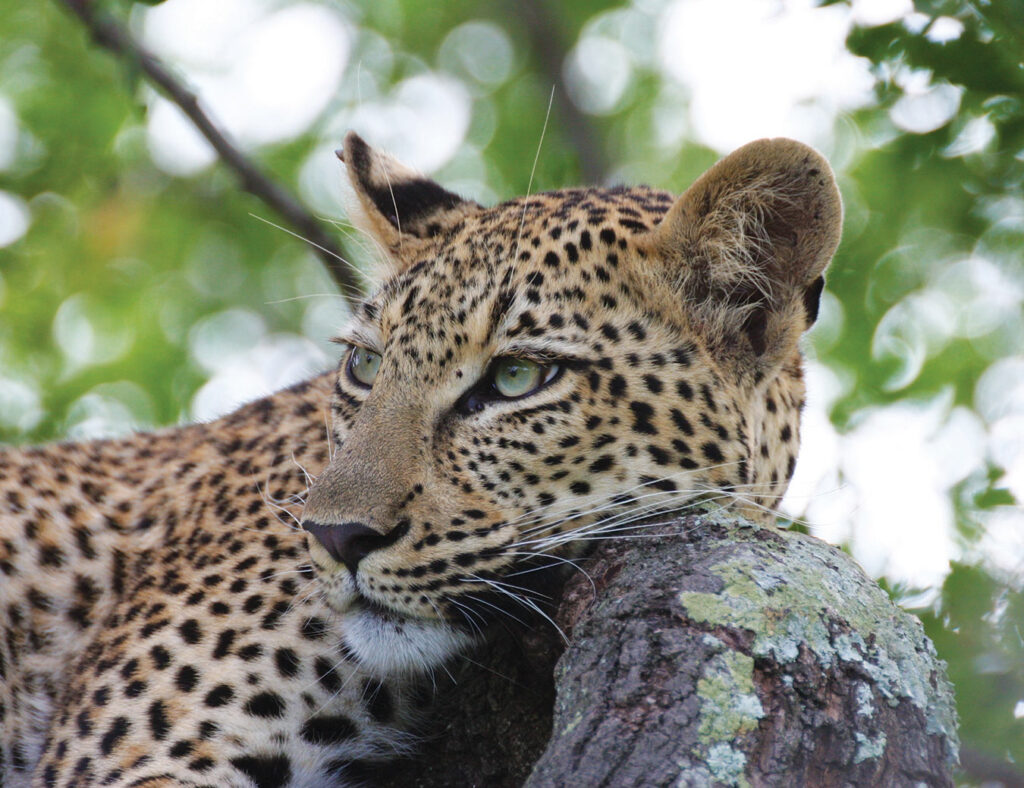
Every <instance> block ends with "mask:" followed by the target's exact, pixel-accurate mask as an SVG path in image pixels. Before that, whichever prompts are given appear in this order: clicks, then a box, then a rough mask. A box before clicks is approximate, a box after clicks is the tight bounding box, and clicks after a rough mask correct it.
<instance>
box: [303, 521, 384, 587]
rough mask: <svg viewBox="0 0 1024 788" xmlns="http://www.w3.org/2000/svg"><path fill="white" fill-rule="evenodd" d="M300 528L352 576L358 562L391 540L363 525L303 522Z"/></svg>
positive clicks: (357, 566)
mask: <svg viewBox="0 0 1024 788" xmlns="http://www.w3.org/2000/svg"><path fill="white" fill-rule="evenodd" d="M302 527H303V528H304V529H305V530H306V531H308V532H309V533H311V534H312V535H313V536H314V537H315V538H316V540H317V541H318V542H320V544H321V545H323V548H324V549H325V550H326V551H327V552H328V553H329V554H330V556H331V558H333V559H334V560H335V561H337V562H338V563H339V564H344V565H345V566H346V567H348V571H349V572H351V573H352V574H353V576H354V575H355V573H356V570H357V569H358V568H359V562H360V561H362V560H363V559H364V558H366V556H368V555H369V554H370V553H372V552H373V551H374V550H378V549H380V548H381V547H386V546H387V545H388V544H390V543H391V541H392V540H391V539H389V537H388V536H387V535H385V534H382V533H380V532H379V531H375V530H373V529H372V528H370V527H369V526H368V525H363V523H339V524H338V525H324V524H322V523H315V522H313V521H311V520H305V521H303V523H302Z"/></svg>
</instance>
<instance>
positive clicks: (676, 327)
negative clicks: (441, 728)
mask: <svg viewBox="0 0 1024 788" xmlns="http://www.w3.org/2000/svg"><path fill="white" fill-rule="evenodd" d="M744 151H745V153H744ZM345 154H346V161H347V164H348V168H349V172H350V178H351V181H352V186H353V192H354V194H355V198H356V201H355V203H354V208H355V212H356V213H357V214H358V215H359V216H360V220H361V222H362V225H363V227H364V229H366V231H367V232H369V233H371V234H372V235H373V237H374V238H375V240H376V241H377V242H378V243H379V244H380V245H381V246H382V247H383V248H384V250H385V251H386V253H387V263H386V269H387V270H386V271H385V272H384V273H383V274H382V276H381V284H380V286H379V287H378V288H377V290H376V292H375V294H374V295H373V296H371V297H370V298H369V299H368V300H367V301H366V302H365V303H364V304H363V305H362V306H360V307H359V308H358V309H357V310H356V312H355V314H354V316H353V318H352V321H351V322H350V324H349V325H348V326H347V327H346V328H345V330H344V331H343V333H342V339H343V340H344V341H346V342H348V343H351V344H352V345H354V346H357V347H360V348H364V349H365V350H366V351H367V352H371V353H373V354H377V355H378V356H379V359H380V366H379V371H375V373H374V374H375V378H373V379H372V380H371V381H370V383H369V384H367V383H366V382H365V381H363V380H360V379H358V377H354V376H353V370H352V366H351V362H350V361H349V363H346V362H343V363H342V365H341V368H340V369H339V370H338V371H337V372H334V373H330V374H327V375H323V376H320V377H318V378H315V379H313V380H311V381H309V382H307V383H304V384H301V385H299V386H296V387H293V388H292V389H289V390H287V391H283V392H280V393H278V394H275V395H273V396H271V397H269V398H267V399H264V400H260V401H258V402H255V403H252V404H250V405H247V406H245V407H243V408H241V409H240V410H238V411H236V412H235V413H233V414H231V415H229V416H226V417H224V418H222V419H220V420H218V421H215V422H212V423H210V424H203V425H194V426H190V427H184V428H180V429H172V430H167V431H163V432H158V433H154V434H150V435H137V436H133V437H131V438H128V439H124V440H116V441H100V442H94V443H85V444H63V445H56V446H48V447H42V448H32V449H10V450H6V451H3V452H0V627H2V632H0V635H2V637H0V757H2V761H0V777H2V784H3V785H11V786H14V785H20V784H32V785H62V786H63V785H92V784H97V785H179V784H186V785H216V786H248V785H254V784H255V785H259V786H270V785H326V784H345V783H346V782H358V781H359V780H360V778H361V777H362V776H363V775H365V774H366V773H367V771H368V770H372V764H373V762H374V761H378V760H380V759H384V758H387V757H390V756H393V754H394V753H395V752H401V751H404V750H406V749H408V747H409V744H410V741H411V739H410V737H409V736H408V735H407V734H406V733H404V731H405V730H407V729H408V727H409V726H410V724H411V722H412V721H413V720H414V719H415V718H416V716H417V706H418V703H419V701H418V697H419V696H418V686H419V682H420V680H421V677H422V675H423V674H425V673H428V672H429V671H430V670H431V669H432V668H434V667H436V666H438V665H440V664H441V663H443V662H444V660H445V659H447V658H449V657H450V656H452V655H454V654H456V653H458V652H459V651H461V650H463V649H465V648H466V647H467V646H469V645H470V644H471V643H472V642H473V641H474V640H475V638H476V637H477V631H478V629H479V628H481V627H482V626H483V624H484V622H485V620H486V619H487V618H488V615H489V614H491V613H494V612H495V611H496V610H497V609H498V608H503V607H507V606H508V605H510V604H512V605H515V604H522V605H524V606H530V605H532V603H531V602H530V601H529V596H528V592H526V591H522V590H520V589H519V588H517V586H519V585H521V584H522V583H524V582H525V580H524V579H523V575H522V574H521V573H520V574H517V571H519V570H521V569H522V567H523V565H524V564H523V562H527V565H529V566H532V565H533V564H532V563H530V562H534V563H536V561H537V560H538V559H537V555H538V554H540V555H554V556H561V555H565V554H567V553H574V552H579V550H580V549H581V548H582V546H583V545H585V544H586V542H587V538H585V537H590V536H593V535H594V534H597V533H600V532H602V530H603V529H607V528H608V527H609V526H616V525H619V526H621V525H623V524H624V523H627V522H628V521H630V520H631V519H632V518H634V517H637V516H640V515H642V514H650V513H654V512H665V511H670V510H673V509H678V508H679V507H680V506H682V505H684V504H685V503H686V502H688V501H691V500H692V499H694V497H695V496H697V495H705V496H707V495H711V496H719V497H720V496H729V497H730V498H731V499H733V500H735V501H737V502H739V504H740V505H741V507H742V508H743V509H744V511H746V512H747V513H748V514H754V513H757V512H758V511H768V510H770V508H771V507H772V505H773V504H774V503H775V502H776V501H777V500H778V498H779V497H780V496H781V495H782V493H783V492H784V490H785V487H786V484H787V482H788V479H789V477H790V475H791V474H792V470H793V464H794V461H795V456H796V450H797V442H798V428H799V411H800V407H801V404H802V399H803V383H802V379H801V371H800V370H801V366H800V365H801V362H800V354H799V350H798V347H797V339H798V337H799V335H800V333H801V332H802V331H803V330H804V329H805V328H806V327H807V326H808V325H809V324H810V323H811V322H813V319H814V314H815V310H816V307H817V298H818V295H819V293H820V282H821V279H820V276H821V272H822V270H823V268H824V266H825V265H826V264H827V262H828V259H829V258H830V257H831V254H832V251H833V250H834V247H835V243H836V241H837V238H838V226H839V202H838V195H837V193H836V191H835V186H834V183H833V181H832V179H831V176H830V174H829V172H828V169H827V165H825V164H824V162H823V160H822V159H821V158H820V157H819V156H818V155H817V154H815V153H814V152H813V151H810V150H809V149H807V148H805V147H803V146H799V145H797V144H796V143H791V142H786V141H774V142H762V143H757V144H755V145H754V146H750V147H748V148H747V149H744V150H743V151H740V152H739V153H737V154H734V156H733V157H730V158H729V159H726V160H725V161H724V162H723V163H722V164H720V165H719V167H717V168H716V169H714V170H712V171H711V172H710V173H709V174H708V175H706V176H705V177H704V179H702V180H701V181H699V182H698V183H697V184H696V185H695V186H694V187H693V188H692V189H691V190H690V191H689V192H687V194H686V195H684V197H683V198H681V199H678V200H677V199H676V198H674V197H673V196H672V195H670V194H667V193H665V192H659V191H655V190H651V189H646V188H630V189H579V190H568V191H561V192H552V193H547V194H543V195H537V196H533V197H529V198H522V199H519V200H513V201H511V202H508V203H505V204H502V205H499V206H497V207H495V208H490V209H485V208H481V207H480V206H477V205H475V204H473V203H468V202H464V201H461V200H459V199H458V198H456V197H455V196H454V195H451V194H450V193H448V192H445V191H444V190H442V189H441V188H440V187H438V186H437V185H436V184H433V183H431V182H429V181H426V180H424V179H422V178H420V177H418V176H416V175H414V174H412V173H410V172H409V171H408V170H405V169H404V168H402V167H401V166H400V165H398V164H397V163H395V162H394V161H393V160H390V159H387V158H385V157H382V156H380V155H379V154H377V153H375V152H374V151H372V150H371V149H369V148H367V147H366V146H365V144H364V143H362V141H361V140H359V139H358V138H357V137H354V136H351V137H350V138H349V139H348V140H347V141H346V148H345ZM346 358H347V359H349V358H350V357H349V356H346ZM503 358H505V359H507V358H513V359H525V360H528V361H529V362H530V363H531V364H533V365H534V366H535V367H536V368H540V369H542V370H545V371H546V372H545V375H544V378H543V380H542V382H541V383H540V384H539V385H537V386H535V387H534V388H533V389H531V390H530V391H528V392H526V393H525V394H524V395H522V396H520V397H517V398H509V397H504V396H501V395H500V394H498V393H496V391H495V389H494V381H493V379H492V378H493V373H492V372H489V370H490V369H491V367H492V365H493V363H494V360H495V359H503ZM290 518H294V523H292V524H291V525H289V523H290V522H291V519H290ZM300 519H301V521H302V524H303V528H304V529H305V530H302V529H300V528H298V527H297V526H296V525H295V523H298V522H299V520H300ZM314 537H315V538H314ZM553 560H557V558H556V559H553ZM513 597H515V598H514V599H513Z"/></svg>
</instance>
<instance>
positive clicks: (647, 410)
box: [629, 401, 658, 435]
mask: <svg viewBox="0 0 1024 788" xmlns="http://www.w3.org/2000/svg"><path fill="white" fill-rule="evenodd" d="M629 409H630V410H631V411H633V431H634V432H639V433H641V434H644V435H657V434H658V430H657V428H656V427H655V426H654V425H653V424H651V417H652V416H653V415H654V408H652V407H651V406H650V405H648V404H647V403H646V402H638V401H633V402H630V403H629Z"/></svg>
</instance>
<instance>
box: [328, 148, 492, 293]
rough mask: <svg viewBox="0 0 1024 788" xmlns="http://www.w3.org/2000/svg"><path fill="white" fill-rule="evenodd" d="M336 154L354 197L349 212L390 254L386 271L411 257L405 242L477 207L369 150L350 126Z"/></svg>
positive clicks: (422, 237)
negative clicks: (344, 170)
mask: <svg viewBox="0 0 1024 788" xmlns="http://www.w3.org/2000/svg"><path fill="white" fill-rule="evenodd" d="M338 157H339V158H340V159H341V160H342V161H343V162H344V163H345V166H346V169H347V171H348V180H349V183H350V184H351V186H352V191H353V192H354V195H355V199H354V200H352V201H351V204H350V205H348V206H347V208H348V214H349V218H350V220H351V221H352V223H353V224H355V225H356V226H357V227H358V228H359V229H361V230H363V231H365V232H367V233H369V234H370V236H371V237H372V238H374V240H376V241H377V242H378V243H380V244H381V246H383V247H384V248H385V249H386V250H387V252H388V256H389V258H390V259H389V260H388V262H389V263H390V265H389V268H390V270H389V271H386V272H384V273H396V272H397V271H399V270H401V269H402V268H404V267H405V266H406V265H408V264H410V263H411V262H413V261H412V260H410V258H409V255H407V254H403V252H406V251H409V250H406V249H405V246H406V245H409V246H411V247H413V248H416V247H417V246H418V243H419V242H421V241H424V240H426V239H429V238H431V237H433V236H436V235H438V234H440V233H442V232H443V231H444V230H445V229H447V228H449V227H451V226H452V225H454V224H455V223H456V222H458V221H460V220H461V219H464V218H465V217H466V216H468V215H469V214H471V213H474V212H475V211H478V210H480V205H479V204H477V203H475V202H472V201H470V200H464V199H462V198H461V197H459V196H458V195H457V194H453V193H452V192H450V191H448V190H446V189H445V188H443V187H442V186H441V185H440V184H438V183H435V182H434V181H432V180H430V179H429V178H426V177H424V176H423V175H420V174H419V173H417V172H416V171H415V170H412V169H410V168H409V167H406V166H405V165H404V164H401V163H400V162H399V161H397V160H396V159H394V158H393V157H391V156H389V155H388V154H386V153H382V152H381V151H377V150H374V149H373V148H371V147H370V146H369V145H367V144H366V142H365V141H364V140H363V139H362V137H360V136H359V135H358V134H356V133H355V132H353V131H350V132H349V133H348V134H347V135H346V136H345V143H344V147H343V148H342V150H340V151H339V152H338Z"/></svg>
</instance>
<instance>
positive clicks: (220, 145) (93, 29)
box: [58, 0, 362, 303]
mask: <svg viewBox="0 0 1024 788" xmlns="http://www.w3.org/2000/svg"><path fill="white" fill-rule="evenodd" d="M58 1H59V2H60V3H62V4H63V5H64V6H66V7H67V8H68V9H70V10H71V11H72V13H74V14H75V16H77V17H78V18H79V19H80V20H81V21H82V24H84V25H85V27H86V28H87V29H88V30H89V32H90V34H91V35H92V38H93V40H94V41H95V42H96V43H97V44H98V45H100V46H101V47H103V48H104V49H107V50H109V51H110V52H113V53H114V54H115V55H118V56H119V57H121V58H123V59H125V60H128V61H130V62H131V63H132V65H134V66H136V67H138V68H139V69H140V70H141V71H142V73H144V74H145V75H146V77H147V78H148V79H149V80H150V82H152V83H153V84H154V85H156V87H157V88H159V90H160V91H161V92H162V93H163V94H164V95H165V96H166V97H167V98H168V99H169V100H171V101H172V102H174V103H175V104H176V105H177V106H178V107H180V108H181V110H182V112H184V113H185V115H186V116H187V117H188V118H189V120H191V121H192V123H193V124H194V125H195V127H196V128H197V129H198V130H199V132H200V133H201V134H202V135H203V136H204V137H205V138H206V140H207V142H209V143H210V145H211V146H212V147H213V149H214V150H215V151H216V152H217V155H218V156H220V158H221V161H223V162H224V163H225V164H226V165H227V166H228V167H229V168H230V169H231V170H233V171H234V173H235V174H236V175H237V176H238V179H239V181H240V182H241V185H242V188H243V189H245V191H247V192H249V193H250V194H252V195H254V196H255V197H257V198H259V199H260V200H262V201H263V202H264V203H266V204H267V205H268V206H269V207H270V208H271V209H273V210H274V211H276V212H277V213H278V214H279V215H280V216H282V217H283V218H284V219H285V221H286V222H288V224H290V225H291V226H292V227H294V228H295V230H296V233H297V235H298V236H299V237H301V238H302V239H303V240H304V241H306V243H308V244H309V245H310V246H312V247H313V248H314V249H315V250H316V253H317V254H318V255H319V257H320V259H321V260H323V263H324V265H326V266H327V269H328V271H330V273H331V276H332V277H333V278H334V281H335V282H336V283H337V284H338V287H340V288H341V292H342V295H343V296H344V297H345V298H346V299H347V300H348V301H349V302H350V303H352V301H353V300H354V298H355V297H356V296H355V294H358V293H359V292H360V291H361V290H362V287H361V285H360V283H359V282H358V281H357V280H356V278H355V276H354V275H353V273H352V271H351V269H350V268H349V267H348V263H346V262H345V261H344V260H343V258H342V255H341V251H340V250H339V249H338V247H337V245H336V244H335V242H334V240H333V239H332V238H331V237H330V235H329V234H328V233H326V232H325V231H324V230H323V228H322V227H321V225H320V223H319V222H317V220H316V219H315V218H314V217H313V215H312V214H310V212H309V211H307V210H306V209H305V208H304V207H303V206H302V205H301V204H300V203H299V201H298V200H296V199H295V197H293V196H292V195H291V194H290V193H289V192H288V191H287V190H286V189H285V188H284V187H283V186H281V185H280V184H279V183H276V182H275V181H273V180H271V178H269V177H268V176H267V175H266V174H265V173H264V172H263V171H262V170H261V169H260V168H259V167H258V166H257V165H256V164H255V162H253V161H252V160H251V159H249V158H248V157H247V156H246V155H245V154H243V153H242V152H241V151H240V150H239V149H238V148H237V147H236V146H235V145H234V144H232V143H231V142H230V141H229V140H228V138H227V137H226V135H225V134H224V132H222V131H221V130H220V129H219V128H217V126H216V124H215V123H214V122H213V121H212V120H211V119H210V118H209V116H208V115H207V114H206V113H205V112H203V110H202V108H201V107H200V106H199V99H198V97H197V96H196V94H195V93H194V92H192V91H191V90H190V89H189V88H188V87H186V86H185V85H184V84H182V83H181V82H180V81H179V80H178V79H177V78H176V77H175V76H174V75H173V74H172V73H171V72H170V70H169V69H168V68H167V67H166V66H165V65H164V64H163V63H162V62H161V61H160V59H159V58H157V57H156V56H155V55H154V54H153V53H152V52H150V51H149V50H147V49H146V48H145V47H143V46H142V45H141V44H139V43H138V42H137V41H135V39H134V38H132V36H131V35H130V34H129V33H128V31H127V30H125V29H124V28H123V27H122V26H121V25H119V24H118V23H117V22H116V21H115V20H114V19H113V18H111V17H110V16H108V15H107V14H104V13H103V12H102V11H98V10H97V9H95V8H94V7H93V3H92V2H91V0H58Z"/></svg>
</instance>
